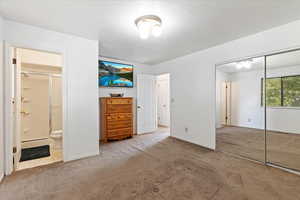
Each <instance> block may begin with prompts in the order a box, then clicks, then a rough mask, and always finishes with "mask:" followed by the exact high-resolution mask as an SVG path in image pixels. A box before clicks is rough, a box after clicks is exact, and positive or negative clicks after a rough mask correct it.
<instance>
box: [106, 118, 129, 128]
mask: <svg viewBox="0 0 300 200" xmlns="http://www.w3.org/2000/svg"><path fill="white" fill-rule="evenodd" d="M131 126H132V121H131V120H122V121H108V122H107V129H110V130H113V129H120V128H131Z"/></svg>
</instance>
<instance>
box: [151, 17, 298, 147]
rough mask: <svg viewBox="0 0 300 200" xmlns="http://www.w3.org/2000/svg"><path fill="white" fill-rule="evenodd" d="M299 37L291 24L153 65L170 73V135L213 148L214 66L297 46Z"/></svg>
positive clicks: (158, 70)
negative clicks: (171, 101) (171, 100)
mask: <svg viewBox="0 0 300 200" xmlns="http://www.w3.org/2000/svg"><path fill="white" fill-rule="evenodd" d="M299 35H300V21H295V22H292V23H289V24H286V25H283V26H280V27H276V28H273V29H270V30H268V31H264V32H261V33H258V34H255V35H251V36H248V37H244V38H241V39H238V40H235V41H231V42H228V43H225V44H223V45H219V46H216V47H213V48H209V49H206V50H203V51H199V52H196V53H193V54H190V55H187V56H183V57H180V58H176V59H174V60H171V61H167V62H164V63H161V64H158V65H156V66H155V68H156V69H155V71H156V73H157V74H159V73H170V74H171V95H172V96H171V98H173V101H174V102H173V103H172V106H171V119H172V122H171V127H172V130H171V135H172V136H173V137H176V138H179V139H182V140H186V141H188V142H192V143H195V144H199V145H202V146H204V147H208V148H211V149H215V142H216V139H215V138H216V135H215V116H216V113H215V95H216V93H215V64H220V63H222V62H225V61H226V62H227V61H234V60H238V59H240V58H246V57H252V56H257V55H261V54H265V53H269V52H274V51H279V50H282V49H287V48H294V47H299V46H300V37H299ZM178 48H180V47H178ZM185 127H188V131H187V132H186V131H185Z"/></svg>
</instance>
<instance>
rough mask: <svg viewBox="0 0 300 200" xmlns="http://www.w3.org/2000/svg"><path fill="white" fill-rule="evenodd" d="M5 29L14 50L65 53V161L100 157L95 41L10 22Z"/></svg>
mask: <svg viewBox="0 0 300 200" xmlns="http://www.w3.org/2000/svg"><path fill="white" fill-rule="evenodd" d="M4 25H5V29H4V38H5V40H6V41H7V42H8V43H10V44H11V45H13V46H17V47H25V48H32V49H38V50H47V51H50V52H60V53H64V69H63V71H64V72H63V73H65V74H64V76H65V77H66V79H65V80H64V83H63V84H65V85H67V88H66V91H64V95H66V96H65V97H66V98H65V100H66V103H67V108H65V109H66V110H65V111H66V113H65V116H64V117H65V118H66V122H65V124H64V131H65V132H64V159H65V160H66V161H68V160H73V159H78V158H82V157H86V156H92V155H97V154H99V145H98V144H99V125H98V124H99V123H98V109H96V108H98V41H93V40H87V39H84V38H80V37H76V36H72V35H67V34H62V33H57V32H53V31H48V30H45V29H41V28H37V27H33V26H29V25H24V24H20V23H16V22H12V21H5V23H4Z"/></svg>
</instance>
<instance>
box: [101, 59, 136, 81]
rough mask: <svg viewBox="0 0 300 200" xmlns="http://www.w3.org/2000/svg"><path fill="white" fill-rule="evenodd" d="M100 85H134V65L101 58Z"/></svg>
mask: <svg viewBox="0 0 300 200" xmlns="http://www.w3.org/2000/svg"><path fill="white" fill-rule="evenodd" d="M98 84H99V87H133V65H128V64H122V63H116V62H110V61H103V60H99V72H98Z"/></svg>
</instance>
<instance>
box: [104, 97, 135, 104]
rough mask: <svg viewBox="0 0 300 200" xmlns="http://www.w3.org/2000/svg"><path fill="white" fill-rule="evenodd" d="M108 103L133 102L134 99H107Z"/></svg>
mask: <svg viewBox="0 0 300 200" xmlns="http://www.w3.org/2000/svg"><path fill="white" fill-rule="evenodd" d="M107 104H132V99H118V98H116V99H113V98H111V99H107Z"/></svg>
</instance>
